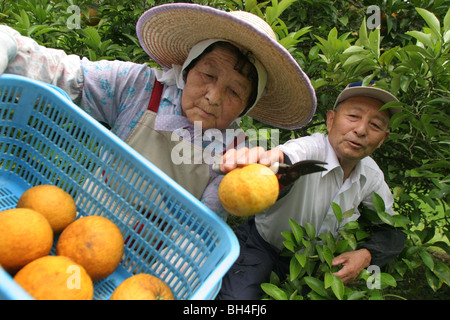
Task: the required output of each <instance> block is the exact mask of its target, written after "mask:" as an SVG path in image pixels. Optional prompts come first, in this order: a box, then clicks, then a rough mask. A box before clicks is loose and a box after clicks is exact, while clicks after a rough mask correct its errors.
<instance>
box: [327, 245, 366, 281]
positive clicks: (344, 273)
mask: <svg viewBox="0 0 450 320" xmlns="http://www.w3.org/2000/svg"><path fill="white" fill-rule="evenodd" d="M371 260H372V255H371V254H370V252H369V250H367V249H360V250H356V251H349V252H345V253H343V254H341V255H339V256H337V257H335V258H334V259H333V263H332V265H333V266H337V265H342V266H343V267H342V269H341V270H339V271H338V272H335V273H334V275H335V276H338V277H339V278H341V280H342V282H343V283H347V282H349V281H352V280H354V279H356V278H357V277H358V276H359V274H360V273H361V271H362V270H363V269H365V268H367V267H368V266H370V261H371Z"/></svg>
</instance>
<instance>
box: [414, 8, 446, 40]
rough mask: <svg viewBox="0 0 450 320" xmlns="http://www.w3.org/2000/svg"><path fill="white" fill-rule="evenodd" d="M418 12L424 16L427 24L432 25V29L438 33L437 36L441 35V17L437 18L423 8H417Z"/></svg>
mask: <svg viewBox="0 0 450 320" xmlns="http://www.w3.org/2000/svg"><path fill="white" fill-rule="evenodd" d="M416 10H417V12H418V13H419V14H420V15H421V16H422V18H423V19H424V20H425V22H426V23H427V25H428V26H429V27H430V29H431V31H432V32H433V33H435V34H436V36H440V35H441V24H440V22H439V19H438V18H436V16H435V15H434V14H433V13H432V12H430V11H428V10H425V9H422V8H416Z"/></svg>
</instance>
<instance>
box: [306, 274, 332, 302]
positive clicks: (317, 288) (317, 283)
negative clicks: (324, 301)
mask: <svg viewBox="0 0 450 320" xmlns="http://www.w3.org/2000/svg"><path fill="white" fill-rule="evenodd" d="M303 279H305V282H306V284H307V285H308V287H310V288H311V289H312V290H313V291H314V292H316V293H317V294H318V295H320V296H321V297H324V298H329V295H328V292H327V290H326V289H325V285H324V283H323V281H321V280H319V279H317V278H314V277H308V276H307V277H304V278H303Z"/></svg>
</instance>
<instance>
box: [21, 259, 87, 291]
mask: <svg viewBox="0 0 450 320" xmlns="http://www.w3.org/2000/svg"><path fill="white" fill-rule="evenodd" d="M14 280H15V281H16V282H17V283H18V284H19V285H20V286H21V287H22V288H23V289H24V290H25V291H27V292H28V293H29V294H30V295H31V296H32V297H33V298H35V299H37V300H92V299H93V297H94V286H93V284H92V280H91V278H90V277H89V275H88V274H87V272H86V270H84V268H83V267H82V266H80V265H78V264H76V263H75V262H73V261H72V260H71V259H69V258H67V257H62V256H45V257H41V258H39V259H36V260H34V261H32V262H30V263H29V264H27V265H26V266H25V267H23V268H22V269H20V271H19V272H17V274H16V275H15V276H14Z"/></svg>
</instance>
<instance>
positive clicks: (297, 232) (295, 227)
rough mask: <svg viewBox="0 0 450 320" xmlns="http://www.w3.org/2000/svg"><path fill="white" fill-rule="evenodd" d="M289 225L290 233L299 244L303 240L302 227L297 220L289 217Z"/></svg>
mask: <svg viewBox="0 0 450 320" xmlns="http://www.w3.org/2000/svg"><path fill="white" fill-rule="evenodd" d="M289 226H290V227H291V230H292V233H293V234H294V237H295V240H296V241H297V243H299V244H301V243H302V240H303V228H302V226H300V225H299V224H298V223H297V221H295V220H293V219H289Z"/></svg>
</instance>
